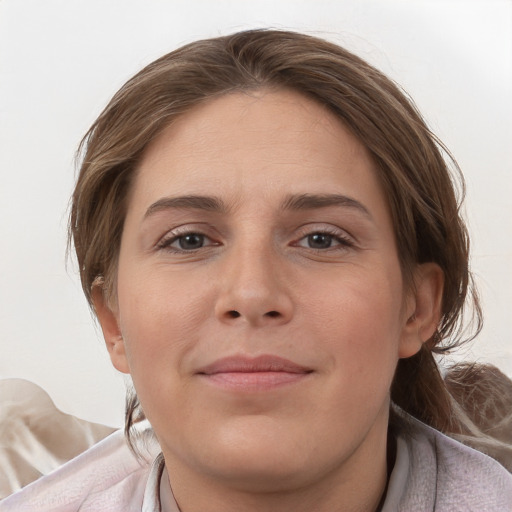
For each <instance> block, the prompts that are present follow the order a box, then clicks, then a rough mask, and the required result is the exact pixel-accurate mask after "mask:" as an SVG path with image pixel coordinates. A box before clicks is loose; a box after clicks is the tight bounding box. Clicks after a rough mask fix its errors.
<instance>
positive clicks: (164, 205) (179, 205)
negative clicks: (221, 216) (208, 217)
mask: <svg viewBox="0 0 512 512" xmlns="http://www.w3.org/2000/svg"><path fill="white" fill-rule="evenodd" d="M173 208H176V209H193V210H204V211H208V212H220V213H223V212H226V211H227V209H228V208H227V206H226V205H225V203H224V202H223V201H222V200H220V199H219V198H217V197H211V196H178V197H163V198H162V199H159V200H158V201H156V202H154V203H153V204H152V205H151V206H150V207H149V208H148V209H147V210H146V213H145V214H144V218H147V217H149V216H150V215H153V214H154V213H156V212H159V211H161V210H169V209H173Z"/></svg>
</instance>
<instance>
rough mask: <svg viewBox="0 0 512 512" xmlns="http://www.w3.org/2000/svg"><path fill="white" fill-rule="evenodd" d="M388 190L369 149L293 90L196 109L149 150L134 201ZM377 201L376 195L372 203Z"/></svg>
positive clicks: (224, 100) (325, 111)
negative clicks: (159, 197)
mask: <svg viewBox="0 0 512 512" xmlns="http://www.w3.org/2000/svg"><path fill="white" fill-rule="evenodd" d="M336 186H340V187H342V188H343V190H338V191H337V192H340V193H341V192H342V193H344V194H346V195H351V194H352V195H354V194H356V195H357V194H361V191H362V190H366V191H367V192H370V193H371V194H372V195H380V196H381V199H382V195H383V194H382V192H381V190H380V187H379V185H378V183H377V179H376V177H375V169H374V164H373V161H372V159H371V157H370V156H369V153H368V151H367V150H366V148H365V147H364V146H363V145H362V144H361V143H360V142H359V140H358V139H357V138H356V137H355V136H353V135H352V133H351V132H350V131H349V130H348V129H347V128H346V127H345V126H344V125H343V123H342V122H341V121H340V120H339V119H338V118H337V117H336V116H335V115H334V114H332V113H331V112H330V111H329V110H328V109H327V108H325V107H323V106H322V105H320V104H318V103H316V102H315V101H313V100H311V99H309V98H306V97H305V96H303V95H301V94H299V93H296V92H293V91H288V90H280V91H269V90H258V91H252V92H250V93H233V94H229V95H225V96H222V97H219V98H215V99H213V100H210V101H208V102H206V103H204V104H201V105H199V106H196V107H194V108H193V109H192V110H191V111H189V112H187V113H186V114H184V115H183V116H181V117H179V118H177V119H176V120H175V121H174V122H173V123H172V124H171V125H170V126H168V127H167V128H166V129H165V130H164V131H163V132H162V133H160V135H159V136H158V137H157V138H156V139H155V140H154V141H153V142H152V143H151V144H150V145H149V147H148V148H147V149H146V151H145V153H144V155H143V158H142V160H141V162H140V164H139V166H138V170H137V176H136V179H135V183H134V190H133V193H134V195H135V196H136V197H137V198H138V199H141V200H143V198H144V197H146V200H147V201H150V200H151V199H153V198H154V196H155V195H158V194H164V193H167V194H170V193H172V195H180V194H204V193H206V192H207V193H208V194H212V193H214V194H216V195H217V194H228V195H229V194H230V195H232V196H233V197H234V196H237V195H238V196H240V195H243V194H244V193H245V194H249V195H250V194H256V195H259V196H265V197H267V196H269V195H270V196H272V195H273V194H278V193H283V192H286V193H288V194H301V193H326V192H329V193H332V192H336V191H334V190H331V189H332V188H333V187H336ZM374 199H375V197H374Z"/></svg>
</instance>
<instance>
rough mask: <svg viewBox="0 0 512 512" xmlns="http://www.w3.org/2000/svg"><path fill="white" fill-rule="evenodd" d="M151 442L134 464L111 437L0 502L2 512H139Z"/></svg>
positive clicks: (153, 448) (117, 436) (120, 437)
mask: <svg viewBox="0 0 512 512" xmlns="http://www.w3.org/2000/svg"><path fill="white" fill-rule="evenodd" d="M158 451H159V448H158V447H157V445H156V443H155V442H154V441H149V444H148V445H147V447H146V449H145V450H144V453H143V456H141V457H140V458H137V457H136V456H135V455H134V454H133V453H132V452H131V450H130V448H129V447H128V444H127V442H126V440H125V437H124V434H123V432H121V431H117V432H114V433H113V434H111V435H110V436H108V437H107V438H105V439H104V440H103V441H101V442H99V443H98V444H96V445H94V446H93V447H92V448H90V449H89V450H87V451H86V452H84V453H82V454H81V455H79V456H78V457H76V458H75V459H73V460H71V461H69V462H68V463H66V464H64V465H63V466H61V467H60V468H58V469H57V470H56V471H54V472H52V473H50V474H48V475H47V476H45V477H42V478H40V479H39V480H37V481H35V482H34V483H32V484H30V485H28V486H27V487H25V488H23V489H21V490H20V491H18V492H16V493H14V494H13V495H11V496H9V497H7V498H5V499H4V500H2V501H0V512H18V511H19V512H22V511H23V512H36V511H37V512H50V511H51V512H72V511H73V512H74V511H78V510H80V512H93V511H94V512H97V511H98V510H101V511H102V512H110V511H112V512H113V511H118V510H123V511H127V512H129V511H132V510H133V511H135V510H138V511H140V506H141V503H142V500H143V495H144V490H145V486H146V481H147V478H148V475H149V472H150V466H151V461H152V460H153V458H154V457H155V456H156V454H157V453H158Z"/></svg>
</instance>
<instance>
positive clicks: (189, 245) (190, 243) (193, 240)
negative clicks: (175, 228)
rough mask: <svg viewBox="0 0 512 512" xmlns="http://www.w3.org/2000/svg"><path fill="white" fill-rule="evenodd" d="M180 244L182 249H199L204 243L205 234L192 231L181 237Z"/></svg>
mask: <svg viewBox="0 0 512 512" xmlns="http://www.w3.org/2000/svg"><path fill="white" fill-rule="evenodd" d="M178 244H179V246H180V249H185V250H187V249H188V250H191V249H199V248H200V247H202V246H203V244H204V235H199V234H197V233H190V234H188V235H184V236H182V237H180V238H179V241H178Z"/></svg>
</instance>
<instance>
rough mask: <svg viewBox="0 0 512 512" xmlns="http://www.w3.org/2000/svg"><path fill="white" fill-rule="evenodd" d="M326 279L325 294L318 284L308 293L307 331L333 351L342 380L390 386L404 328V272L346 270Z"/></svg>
mask: <svg viewBox="0 0 512 512" xmlns="http://www.w3.org/2000/svg"><path fill="white" fill-rule="evenodd" d="M340 274H341V273H340ZM325 283H328V284H326V286H325V287H324V288H323V289H322V291H321V293H320V291H319V290H317V289H316V287H315V286H312V287H311V288H310V289H309V293H304V297H307V299H306V300H307V302H306V303H305V304H304V306H303V307H304V310H305V311H307V321H306V323H305V329H306V330H307V331H308V332H309V333H310V335H311V336H315V337H316V340H317V343H318V344H319V349H320V350H324V351H325V352H326V353H327V354H329V356H330V358H331V365H332V366H333V368H334V367H335V368H336V370H337V375H338V377H339V379H341V380H343V381H347V384H349V385H350V382H351V383H352V384H351V385H353V384H354V382H355V381H357V382H361V383H369V385H371V383H375V385H376V386H377V385H378V383H379V382H381V383H383V382H385V383H386V384H387V383H388V381H389V382H390V380H391V379H392V375H393V373H394V369H395V367H396V364H397V361H398V349H399V342H400V336H401V329H402V320H401V308H402V293H401V279H400V272H399V270H398V271H393V272H389V273H386V272H382V273H378V272H375V273H373V272H367V273H364V272H359V273H349V272H347V273H346V274H345V275H344V276H342V277H340V278H339V279H331V280H330V281H325ZM315 290H316V291H315ZM349 381H350V382H349Z"/></svg>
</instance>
